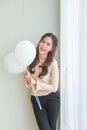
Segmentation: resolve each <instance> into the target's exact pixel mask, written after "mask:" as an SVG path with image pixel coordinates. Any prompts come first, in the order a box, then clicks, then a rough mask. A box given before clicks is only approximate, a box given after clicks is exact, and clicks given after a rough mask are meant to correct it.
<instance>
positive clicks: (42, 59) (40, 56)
mask: <svg viewBox="0 0 87 130" xmlns="http://www.w3.org/2000/svg"><path fill="white" fill-rule="evenodd" d="M46 58H47V55H39V59H40V61H45V60H46Z"/></svg>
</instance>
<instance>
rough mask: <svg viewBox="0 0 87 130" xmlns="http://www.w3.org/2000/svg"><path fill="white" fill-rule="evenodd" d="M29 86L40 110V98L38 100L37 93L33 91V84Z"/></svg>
mask: <svg viewBox="0 0 87 130" xmlns="http://www.w3.org/2000/svg"><path fill="white" fill-rule="evenodd" d="M31 87H32V91H33V93H34V96H35V99H36V101H37V104H38V106H39V108H40V110H42V106H41V104H40V100H39V97H38V95H37V93H36V91H35V88H34V86H33V85H32V86H31Z"/></svg>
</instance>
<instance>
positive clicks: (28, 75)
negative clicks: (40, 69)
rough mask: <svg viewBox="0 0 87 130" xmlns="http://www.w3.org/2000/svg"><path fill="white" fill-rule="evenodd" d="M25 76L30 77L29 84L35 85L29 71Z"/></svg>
mask: <svg viewBox="0 0 87 130" xmlns="http://www.w3.org/2000/svg"><path fill="white" fill-rule="evenodd" d="M27 78H29V79H30V81H31V82H30V84H31V85H36V80H35V79H34V78H32V76H31V75H30V74H29V72H27Z"/></svg>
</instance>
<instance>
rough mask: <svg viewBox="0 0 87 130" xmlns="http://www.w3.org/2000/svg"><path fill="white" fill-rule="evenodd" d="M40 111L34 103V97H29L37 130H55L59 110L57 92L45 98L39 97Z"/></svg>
mask: <svg viewBox="0 0 87 130" xmlns="http://www.w3.org/2000/svg"><path fill="white" fill-rule="evenodd" d="M39 99H40V103H41V106H42V110H40V109H39V106H38V104H37V102H36V99H35V97H34V96H31V102H32V105H33V109H34V113H35V117H36V121H37V124H38V127H39V130H56V122H57V117H58V113H59V109H60V96H59V93H58V91H57V92H55V93H54V92H52V93H50V94H48V95H46V96H39Z"/></svg>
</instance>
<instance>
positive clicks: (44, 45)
mask: <svg viewBox="0 0 87 130" xmlns="http://www.w3.org/2000/svg"><path fill="white" fill-rule="evenodd" d="M52 42H53V41H52V39H51V38H50V37H45V38H44V39H43V40H42V41H41V42H40V43H39V54H40V55H47V54H48V52H50V51H52V47H53V43H52Z"/></svg>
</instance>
